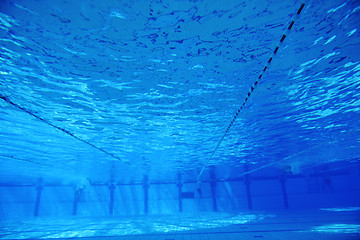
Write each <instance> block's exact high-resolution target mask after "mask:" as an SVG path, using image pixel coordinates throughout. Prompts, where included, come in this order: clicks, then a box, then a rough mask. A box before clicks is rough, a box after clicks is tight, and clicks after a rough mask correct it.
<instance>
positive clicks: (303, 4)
mask: <svg viewBox="0 0 360 240" xmlns="http://www.w3.org/2000/svg"><path fill="white" fill-rule="evenodd" d="M304 6H305V3H302V4H301V6H300V8H299V9H298V11H297V13H296V14H297V15H300V13H301V11H302V10H303V8H304ZM294 23H295V21H294V20H292V21H291V23H290V25H289V27H288V30H291V28H292V27H293V25H294ZM285 38H286V34H283V35H282V36H281V38H280V43H279V45H280V44H282V43H283V42H284V40H285ZM279 48H280V47H279V46H276V47H275V49H274V51H273V56H275V55H276V54H277V52H278V50H279ZM273 56H271V57H270V58H269V60H268V61H267V64H266V65H265V67H264V69H263V71H262V72H263V73H265V71H266V70H267V69H268V66H269V64H270V63H271V62H272V60H273ZM262 77H263V74H262V73H261V74H260V75H259V77H258V80H256V81H255V82H254V84H253V85H252V86H251V89H250V90H249V92H248V93H247V95H246V97H245V100H244V102H243V104H242V105H241V106H240V108H238V110H237V111H236V113H235V116H234V118H233V119H232V120H231V122H230V124H229V125H228V127H227V128H226V130H225V132H224V134H223V135H222V136H221V138H220V140H219V142H218V143H217V145H216V147H215V149H214V150H213V151H212V153H211V155H210V158H209V160H208V162H207V165H205V166H204V167H203V168H202V169H201V171H200V173H199V175H198V177H197V180H198V181H199V180H200V177H201V175H202V173H203V172H204V170H205V168H206V167H207V166H208V163H209V161H210V160H211V158H212V157H213V156H214V154H215V152H216V150H217V149H218V148H219V146H220V144H221V142H222V141H223V140H224V137H225V135H226V134H227V133H228V131H229V130H230V128H231V126H232V125H233V124H234V122H235V120H236V118H237V117H238V115H239V113H240V112H241V110H242V109H243V108H244V106H245V104H246V102H247V101H248V99H249V98H250V96H251V94H252V92H253V91H254V90H255V87H256V86H257V85H258V83H259V81H260V80H261V78H262Z"/></svg>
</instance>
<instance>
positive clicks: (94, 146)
mask: <svg viewBox="0 0 360 240" xmlns="http://www.w3.org/2000/svg"><path fill="white" fill-rule="evenodd" d="M0 98H1V99H2V100H4V101H5V102H7V103H8V104H10V105H12V106H14V107H16V108H18V109H20V110H21V111H23V112H25V113H27V114H29V115H31V116H33V117H34V118H36V119H38V120H40V121H42V122H43V123H46V124H47V125H49V126H51V127H53V128H56V129H57V130H60V131H62V132H63V133H65V134H67V135H69V136H71V137H73V138H75V139H77V140H79V141H80V142H83V143H85V144H87V145H89V146H90V147H92V148H95V149H97V150H99V151H101V152H103V153H105V154H106V155H108V156H110V157H112V158H114V159H116V160H120V161H122V162H124V163H126V164H128V165H130V163H129V162H128V161H124V160H122V159H121V158H120V157H118V156H116V155H114V154H112V153H110V152H108V151H107V150H105V149H103V148H101V147H98V146H96V145H94V144H93V143H91V142H88V141H86V140H84V139H82V138H80V137H78V136H76V135H75V134H74V133H72V132H70V131H69V130H66V129H65V128H62V127H59V126H56V125H55V124H52V123H51V122H49V121H48V120H45V119H44V118H42V117H40V116H38V115H36V114H34V113H33V112H31V111H30V110H28V109H26V108H24V107H22V106H20V105H18V104H16V103H14V102H13V101H11V100H10V99H9V98H8V97H6V96H4V95H2V94H1V93H0Z"/></svg>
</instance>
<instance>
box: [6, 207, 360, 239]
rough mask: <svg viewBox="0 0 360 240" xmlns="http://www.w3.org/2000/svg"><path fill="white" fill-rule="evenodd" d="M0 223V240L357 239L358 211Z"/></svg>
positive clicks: (34, 219) (177, 215)
mask: <svg viewBox="0 0 360 240" xmlns="http://www.w3.org/2000/svg"><path fill="white" fill-rule="evenodd" d="M0 224H1V234H0V239H58V240H60V239H80V238H82V239H89V240H91V239H139V240H140V239H149V240H150V239H151V240H155V239H157V240H180V239H192V240H197V239H216V240H222V239H229V240H230V239H256V238H260V239H290V238H291V237H294V238H296V239H359V238H358V236H359V234H360V211H359V210H358V209H357V208H355V209H354V210H353V211H332V210H329V209H323V210H316V211H307V212H304V211H303V212H294V211H284V212H276V213H275V212H246V213H245V212H244V213H237V214H230V213H199V214H196V215H193V214H180V213H179V214H172V215H143V216H131V217H106V218H104V217H99V218H80V217H75V218H67V219H65V218H64V219H50V218H33V219H26V220H24V219H23V220H20V219H19V220H13V221H6V222H0Z"/></svg>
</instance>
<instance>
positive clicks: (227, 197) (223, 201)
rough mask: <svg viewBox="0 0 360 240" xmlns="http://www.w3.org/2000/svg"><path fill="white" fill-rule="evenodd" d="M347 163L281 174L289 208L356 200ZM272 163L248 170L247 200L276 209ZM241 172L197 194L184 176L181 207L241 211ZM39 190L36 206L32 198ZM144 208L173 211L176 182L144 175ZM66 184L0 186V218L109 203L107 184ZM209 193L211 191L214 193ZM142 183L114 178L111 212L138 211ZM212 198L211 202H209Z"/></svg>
mask: <svg viewBox="0 0 360 240" xmlns="http://www.w3.org/2000/svg"><path fill="white" fill-rule="evenodd" d="M354 166H355V167H353V168H346V169H339V170H334V171H327V172H326V173H321V172H317V170H316V168H313V169H308V171H307V172H305V173H303V174H300V175H286V176H285V178H284V179H285V181H284V182H283V183H284V186H285V190H286V193H287V195H286V198H287V201H288V205H289V208H290V209H304V208H326V207H346V206H360V184H359V182H360V169H359V167H358V166H357V165H354ZM271 171H272V173H278V172H279V171H278V169H272V170H271V169H267V172H266V173H267V174H264V175H260V174H257V175H255V174H253V175H252V176H250V178H249V179H250V181H249V182H248V183H249V189H250V194H251V206H252V208H253V209H254V210H280V209H284V208H285V201H286V199H284V197H285V195H284V194H283V193H284V192H283V191H284V189H283V187H282V186H283V185H282V181H281V179H282V177H281V175H280V176H279V175H275V174H270V173H271ZM246 182H247V181H245V179H244V178H243V177H241V178H238V179H232V180H227V181H224V180H221V179H220V180H217V181H216V187H215V193H214V192H213V191H212V187H211V181H203V183H202V186H201V195H199V193H198V192H197V190H196V186H197V185H196V183H195V182H193V181H188V182H187V181H184V182H183V185H182V186H181V191H182V192H183V194H182V197H183V198H182V210H183V212H185V213H194V212H198V211H213V210H214V204H216V209H217V210H218V211H226V212H233V211H242V210H247V209H248V207H249V198H248V195H247V191H246V184H245V183H246ZM39 189H40V191H41V194H40V195H41V196H40V201H39V202H38V210H36V199H37V195H38V192H37V191H38V190H39ZM148 190H149V196H148V209H149V213H150V214H167V213H173V212H178V211H179V198H178V197H179V185H178V184H177V183H176V182H168V183H165V182H163V183H152V182H151V181H150V187H149V189H148ZM74 193H75V189H74V187H73V186H72V185H46V184H45V185H44V187H43V188H36V185H23V186H19V185H5V184H2V185H1V187H0V194H1V198H0V216H1V218H2V219H10V218H21V217H31V216H33V215H34V214H35V212H36V211H38V215H39V216H71V215H72V214H74V205H76V211H75V214H76V215H77V216H107V215H109V207H110V190H109V185H107V184H93V185H90V186H87V187H86V188H85V189H83V190H80V192H79V193H78V195H75V194H74ZM213 194H216V196H214V195H213ZM75 196H76V203H75V202H74V199H75ZM144 200H145V198H144V185H143V184H142V183H135V184H131V183H127V184H118V185H117V186H116V188H115V191H114V202H113V206H114V209H113V215H115V216H116V215H139V214H144V206H145V205H144ZM214 201H215V203H214Z"/></svg>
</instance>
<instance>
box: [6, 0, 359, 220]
mask: <svg viewBox="0 0 360 240" xmlns="http://www.w3.org/2000/svg"><path fill="white" fill-rule="evenodd" d="M302 3H305V6H304V8H303V9H302V11H301V13H299V14H297V12H298V10H299V7H300V6H301V5H302ZM292 21H293V24H292ZM359 22H360V4H359V1H356V0H347V1H343V0H331V1H318V0H311V1H297V0H295V1H265V0H264V1H262V0H257V1H230V0H227V1H201V0H199V1H196V0H192V1H191V0H189V1H185V0H173V1H155V0H154V1H110V0H109V1H85V0H83V1H60V0H54V1H45V0H39V1H21V0H4V1H1V3H0V48H1V51H0V63H1V65H0V75H1V77H0V96H1V99H0V106H1V107H0V169H1V170H0V185H1V186H0V192H1V195H0V206H1V207H0V208H1V211H0V219H4V220H14V219H15V220H16V219H18V218H30V219H31V218H32V217H33V215H34V204H35V202H36V200H35V199H36V196H37V194H38V193H39V191H37V190H36V189H37V187H39V186H40V188H41V189H42V190H41V191H42V195H41V199H42V200H41V202H40V205H39V209H38V214H37V215H39V216H43V217H54V216H61V217H67V216H71V215H72V214H74V212H73V211H74V210H73V208H74V205H73V204H74V200H73V199H74V192H77V191H78V192H79V194H80V195H79V197H78V200H77V201H79V208H78V211H77V212H76V214H75V215H78V216H88V217H95V216H107V215H108V214H109V209H108V205H109V203H108V202H109V195H108V192H109V184H110V183H114V184H115V185H117V186H116V188H115V205H114V215H118V216H124V215H125V216H130V215H131V216H133V215H139V214H140V215H141V214H143V213H144V212H147V211H148V212H149V213H152V214H172V213H175V212H178V210H179V209H178V207H179V206H178V199H177V197H178V191H183V192H187V194H188V195H187V198H188V199H184V207H183V211H184V212H190V213H195V214H197V213H199V212H202V211H207V212H208V211H213V210H218V211H221V212H231V213H233V212H238V211H241V210H243V209H248V207H249V205H248V204H249V203H248V198H247V195H246V186H247V185H246V184H247V180H246V179H247V178H248V176H250V179H251V178H252V177H253V179H256V178H257V179H262V180H261V181H260V180H259V182H256V180H254V181H251V186H252V191H253V192H254V198H253V201H254V202H253V205H252V207H251V208H253V209H268V210H271V209H282V208H284V204H283V203H282V201H283V193H284V192H282V189H281V185H280V183H279V181H278V180H279V179H282V177H285V181H286V182H287V184H288V185H287V193H288V194H289V199H288V200H289V206H290V208H293V209H300V208H321V207H325V208H326V207H328V208H330V207H358V206H360V196H359V193H360V189H359V187H357V185H359V181H360V177H359V176H360V173H359V172H360V168H359V156H360V137H359V136H360V121H359V119H360V91H359V90H360V54H359V53H360V37H359V34H360V30H359V29H358V28H359ZM290 24H292V27H289V25H290ZM289 28H290V29H289ZM284 36H285V37H284ZM277 47H278V48H277ZM275 49H277V50H276V53H274V50H275ZM270 58H271V60H270ZM265 68H266V70H264V69H265ZM260 75H261V77H260ZM332 176H334V177H332ZM266 177H268V180H266ZM264 179H265V180H264ZM291 179H292V180H291ZM301 179H302V180H301ZM314 179H317V180H314ZM319 179H320V180H319ZM329 179H331V180H329ZM214 181H215V182H217V185H216V188H215V187H214V188H213V186H214V185H212V184H211V182H214ZM239 181H240V182H239ZM291 181H292V182H291ZM316 181H317V182H316ZM179 182H183V188H182V189H180V188H179V185H177V183H179ZM314 182H316V183H314ZM209 183H210V184H209ZM244 183H245V184H244ZM355 183H356V184H355ZM148 184H150V188H149V199H150V201H149V206H148V210H147V211H146V210H145V209H144V208H146V207H145V206H144V203H143V201H144V198H146V197H144V196H143V195H144V188H145V189H147V186H148ZM314 185H316V186H315V187H314ZM179 189H180V190H179ZM214 189H216V190H214ZM214 193H215V199H217V202H216V204H217V206H216V209H215V207H214V205H213V203H214ZM308 193H309V194H310V195H309V196H311V197H309V196H308V195H306V194H308ZM189 194H190V195H189ZM257 194H258V195H257ZM262 194H265V195H266V196H267V197H268V198H264V197H262V196H263V195H262ZM317 194H318V195H317ZM321 194H323V195H321ZM324 194H325V195H324ZM257 197H258V198H257ZM75 198H76V193H75ZM279 202H280V203H279ZM84 206H87V207H84ZM119 206H121V207H119ZM289 206H288V207H289ZM285 207H286V206H285ZM35 208H36V207H35ZM255 215H256V214H255ZM260 215H261V214H259V215H257V216H260ZM265 215H266V214H265ZM209 219H212V217H209ZM15 225H16V223H15Z"/></svg>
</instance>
